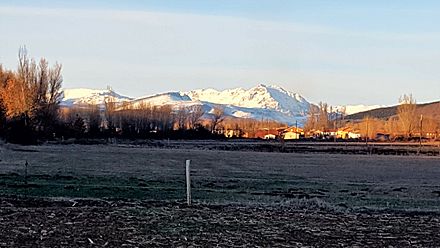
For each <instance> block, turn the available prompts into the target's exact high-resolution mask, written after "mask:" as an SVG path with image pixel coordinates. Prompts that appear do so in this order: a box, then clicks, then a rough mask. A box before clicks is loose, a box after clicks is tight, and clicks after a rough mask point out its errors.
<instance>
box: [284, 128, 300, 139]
mask: <svg viewBox="0 0 440 248" xmlns="http://www.w3.org/2000/svg"><path fill="white" fill-rule="evenodd" d="M303 136H304V130H303V129H301V128H297V127H290V128H286V129H284V130H282V131H281V137H282V138H283V139H284V140H297V139H299V138H301V137H303Z"/></svg>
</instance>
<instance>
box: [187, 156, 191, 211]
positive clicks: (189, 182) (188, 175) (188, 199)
mask: <svg viewBox="0 0 440 248" xmlns="http://www.w3.org/2000/svg"><path fill="white" fill-rule="evenodd" d="M190 165H191V160H189V159H187V160H186V202H187V204H188V206H190V205H191V175H190V169H191V166H190Z"/></svg>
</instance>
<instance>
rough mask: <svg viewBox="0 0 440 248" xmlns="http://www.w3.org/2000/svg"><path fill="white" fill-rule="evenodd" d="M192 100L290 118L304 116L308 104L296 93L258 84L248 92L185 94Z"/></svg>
mask: <svg viewBox="0 0 440 248" xmlns="http://www.w3.org/2000/svg"><path fill="white" fill-rule="evenodd" d="M186 94H187V95H188V96H189V97H190V98H191V99H192V100H199V101H204V102H211V103H217V104H224V105H233V106H237V107H244V108H260V109H268V110H275V111H279V112H281V113H284V114H288V115H290V116H292V117H293V116H305V115H306V113H307V111H308V109H309V106H310V103H309V102H307V101H306V100H305V99H304V98H303V97H302V96H300V95H299V94H297V93H293V92H289V91H287V90H285V89H283V88H281V87H279V86H275V85H271V86H266V85H264V84H260V85H258V86H256V87H253V88H250V89H248V90H246V89H243V88H235V89H229V90H224V91H218V90H215V89H200V90H193V91H190V92H187V93H186Z"/></svg>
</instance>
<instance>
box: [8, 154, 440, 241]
mask: <svg viewBox="0 0 440 248" xmlns="http://www.w3.org/2000/svg"><path fill="white" fill-rule="evenodd" d="M199 148H200V147H199ZM0 159H1V161H0V223H1V224H2V225H0V234H1V235H0V247H22V246H28V247H41V246H45V247H69V246H70V247H78V246H79V247H84V246H107V247H122V246H123V245H126V246H127V247H151V246H168V247H169V246H171V247H176V246H190V245H194V246H203V247H206V246H208V247H209V246H216V245H217V244H218V245H220V246H223V247H229V246H233V245H236V246H239V247H242V246H262V247H267V246H271V247H273V246H356V245H357V246H359V247H364V246H376V247H377V246H388V245H392V246H395V247H405V246H419V247H435V246H438V245H439V242H440V240H439V236H438V233H439V231H440V230H439V226H440V223H439V218H440V183H439V182H440V181H439V178H440V159H439V158H438V157H431V156H390V155H382V156H378V155H371V156H368V155H347V154H297V153H276V152H246V151H241V152H240V151H218V150H202V149H197V148H194V149H182V148H180V149H168V148H151V147H120V146H75V145H66V146H60V145H58V146H38V147H20V146H13V145H3V146H2V147H1V148H0ZM185 159H191V160H192V175H193V198H194V201H195V204H194V205H193V206H191V207H187V206H186V205H185V204H184V199H185V181H184V173H185V172H184V160H185ZM26 160H27V161H28V163H29V164H28V169H27V173H26V171H25V166H24V165H25V161H26ZM26 174H27V176H25V175H26Z"/></svg>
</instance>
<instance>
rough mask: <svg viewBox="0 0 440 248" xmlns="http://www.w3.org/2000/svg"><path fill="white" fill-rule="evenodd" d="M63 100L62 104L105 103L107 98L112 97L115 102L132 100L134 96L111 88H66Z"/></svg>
mask: <svg viewBox="0 0 440 248" xmlns="http://www.w3.org/2000/svg"><path fill="white" fill-rule="evenodd" d="M62 98H63V100H62V101H61V105H63V106H72V105H85V104H93V105H103V104H104V103H105V101H106V100H108V99H111V101H113V102H125V101H131V100H132V98H130V97H127V96H123V95H120V94H118V93H116V92H114V91H113V90H112V89H111V88H108V89H104V90H103V89H86V88H77V89H64V90H63V93H62Z"/></svg>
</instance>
